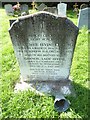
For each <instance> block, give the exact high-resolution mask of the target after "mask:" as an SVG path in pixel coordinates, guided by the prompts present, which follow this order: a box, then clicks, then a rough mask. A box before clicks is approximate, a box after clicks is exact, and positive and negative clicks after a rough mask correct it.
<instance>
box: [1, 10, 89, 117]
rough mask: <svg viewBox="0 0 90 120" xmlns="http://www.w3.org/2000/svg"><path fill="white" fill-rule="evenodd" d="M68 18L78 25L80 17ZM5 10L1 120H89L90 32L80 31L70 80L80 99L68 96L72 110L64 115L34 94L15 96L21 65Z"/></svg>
mask: <svg viewBox="0 0 90 120" xmlns="http://www.w3.org/2000/svg"><path fill="white" fill-rule="evenodd" d="M67 15H68V18H69V19H70V20H72V21H73V22H74V23H75V24H77V17H76V15H75V14H74V13H73V12H71V11H68V12H67ZM11 18H13V17H10V16H7V15H6V13H5V10H4V9H0V20H1V22H0V24H1V27H2V29H0V30H1V31H0V33H2V34H0V38H1V39H0V55H1V53H2V55H1V56H0V65H1V69H2V72H1V74H0V84H2V85H1V89H0V90H1V94H0V97H1V101H0V106H1V108H2V110H1V109H0V117H1V118H2V119H4V118H81V119H83V118H87V117H88V108H89V107H88V106H89V103H88V92H89V87H88V34H87V29H86V28H82V29H81V30H80V31H79V35H78V39H77V44H76V48H75V52H74V58H73V63H72V67H71V73H70V76H71V78H72V80H73V86H74V89H75V93H76V96H75V97H72V96H68V99H69V100H70V102H71V104H70V108H69V109H68V110H67V111H66V112H63V113H61V114H59V113H58V112H57V111H55V110H54V106H53V102H54V100H53V98H52V97H50V96H46V95H45V96H39V95H37V94H36V93H33V92H31V91H29V90H28V91H24V92H18V93H17V94H16V93H14V85H15V83H16V82H17V81H19V79H20V78H19V74H20V71H19V65H18V63H17V60H16V58H15V55H14V50H13V47H12V43H11V40H10V36H9V33H8V29H9V27H10V26H9V19H11Z"/></svg>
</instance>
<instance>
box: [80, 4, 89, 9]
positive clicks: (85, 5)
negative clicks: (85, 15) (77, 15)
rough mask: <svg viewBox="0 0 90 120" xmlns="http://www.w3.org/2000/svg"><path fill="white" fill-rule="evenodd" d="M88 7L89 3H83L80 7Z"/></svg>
mask: <svg viewBox="0 0 90 120" xmlns="http://www.w3.org/2000/svg"><path fill="white" fill-rule="evenodd" d="M87 7H88V5H87V4H82V5H81V6H80V9H84V8H87Z"/></svg>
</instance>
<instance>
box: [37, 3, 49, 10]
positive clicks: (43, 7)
mask: <svg viewBox="0 0 90 120" xmlns="http://www.w3.org/2000/svg"><path fill="white" fill-rule="evenodd" d="M46 7H47V6H46V5H45V4H44V3H42V4H40V6H38V7H37V10H39V11H43V10H44V9H45V8H46Z"/></svg>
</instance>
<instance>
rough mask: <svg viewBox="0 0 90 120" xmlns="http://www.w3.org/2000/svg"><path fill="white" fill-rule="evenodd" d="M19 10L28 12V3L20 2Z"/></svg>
mask: <svg viewBox="0 0 90 120" xmlns="http://www.w3.org/2000/svg"><path fill="white" fill-rule="evenodd" d="M20 10H21V13H23V12H28V11H29V8H28V5H27V4H22V5H21V6H20Z"/></svg>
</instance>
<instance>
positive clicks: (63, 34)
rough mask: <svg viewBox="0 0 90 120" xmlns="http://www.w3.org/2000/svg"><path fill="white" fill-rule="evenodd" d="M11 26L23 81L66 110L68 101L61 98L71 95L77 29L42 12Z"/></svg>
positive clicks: (58, 107) (57, 107)
mask: <svg viewBox="0 0 90 120" xmlns="http://www.w3.org/2000/svg"><path fill="white" fill-rule="evenodd" d="M10 23H11V27H10V29H9V33H10V36H11V40H12V44H13V47H14V51H15V54H16V57H17V60H18V62H19V66H20V72H21V76H22V81H23V82H25V83H27V84H29V85H30V86H32V87H33V88H35V89H36V90H37V91H39V92H41V93H46V94H50V95H53V96H55V97H56V99H55V103H54V107H55V109H56V110H57V111H58V112H63V111H66V110H67V109H68V107H69V102H68V100H66V99H65V98H64V95H65V96H66V95H70V94H71V93H72V91H71V88H72V86H71V80H70V79H69V74H70V68H71V63H72V58H73V53H74V48H75V43H76V39H77V35H78V27H77V26H75V25H74V24H73V23H72V22H71V21H70V20H68V19H67V18H62V17H59V16H58V15H55V14H52V13H49V12H45V11H41V12H37V13H34V14H32V15H28V16H24V17H20V18H18V20H16V21H15V20H14V21H13V20H11V21H10ZM62 102H63V104H62Z"/></svg>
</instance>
